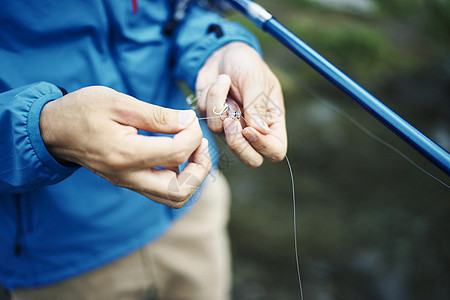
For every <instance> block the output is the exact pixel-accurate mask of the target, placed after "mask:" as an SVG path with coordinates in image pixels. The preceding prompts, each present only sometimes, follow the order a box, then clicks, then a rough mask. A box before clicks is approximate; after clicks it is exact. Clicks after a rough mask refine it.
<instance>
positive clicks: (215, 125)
mask: <svg viewBox="0 0 450 300" xmlns="http://www.w3.org/2000/svg"><path fill="white" fill-rule="evenodd" d="M214 121H215V122H214ZM214 121H213V120H210V121H209V122H208V127H209V129H210V130H211V131H212V132H214V133H216V134H219V133H221V132H222V124H220V123H219V124H218V122H217V120H214Z"/></svg>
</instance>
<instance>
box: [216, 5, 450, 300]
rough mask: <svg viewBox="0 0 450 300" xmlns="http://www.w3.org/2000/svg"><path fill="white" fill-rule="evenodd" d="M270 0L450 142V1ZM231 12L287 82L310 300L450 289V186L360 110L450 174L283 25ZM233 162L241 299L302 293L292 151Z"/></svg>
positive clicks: (397, 107)
mask: <svg viewBox="0 0 450 300" xmlns="http://www.w3.org/2000/svg"><path fill="white" fill-rule="evenodd" d="M258 2H259V3H261V4H262V5H263V6H264V7H266V8H267V9H268V10H269V11H270V12H272V13H273V14H274V16H276V17H277V19H279V20H280V21H281V22H282V23H284V24H285V25H286V26H287V27H289V28H290V29H291V30H292V31H293V32H295V33H296V34H298V35H299V36H300V37H301V38H302V39H303V40H304V41H306V42H307V43H308V44H309V45H310V46H312V47H313V48H314V49H316V50H317V51H318V52H319V53H321V54H323V55H324V56H325V57H326V58H328V59H329V60H330V61H331V62H333V63H334V64H335V65H336V66H338V67H339V68H341V69H342V70H343V71H344V72H345V73H347V74H348V75H350V76H351V77H352V78H354V79H355V80H356V81H357V82H359V83H360V84H361V85H362V86H363V87H366V88H367V89H368V90H369V91H370V92H372V93H373V94H374V95H376V96H377V97H379V98H380V99H381V100H382V101H383V102H384V103H386V104H387V105H388V106H390V107H392V108H393V109H394V111H397V112H398V113H399V114H400V115H401V116H403V117H405V118H406V120H408V121H409V122H411V123H412V124H413V125H414V126H416V127H418V128H419V129H420V130H421V131H422V132H424V133H425V134H427V135H429V136H430V137H431V138H433V139H434V140H436V141H437V142H439V143H440V144H441V145H443V146H444V147H447V149H449V148H450V135H449V132H450V124H449V121H450V100H449V98H450V27H449V24H450V22H449V18H450V1H441V0H377V1H368V2H370V3H371V6H370V8H368V9H366V10H362V9H359V8H358V9H354V8H352V7H348V6H345V7H344V6H342V7H339V6H335V5H323V4H320V3H325V2H326V1H314V0H279V1H276V2H275V1H269V0H261V1H258ZM336 2H340V1H339V0H336ZM346 2H349V1H346ZM353 2H357V1H353ZM230 18H231V19H233V20H236V21H238V22H241V23H242V24H244V25H245V26H246V27H247V28H249V29H250V30H251V31H252V32H254V33H255V34H256V35H257V37H258V38H259V39H260V42H261V45H262V48H263V51H264V55H265V59H266V61H267V62H268V64H269V65H270V67H271V68H272V70H273V71H274V72H275V73H276V75H277V76H278V78H279V80H280V82H281V84H282V86H283V90H284V95H285V102H286V110H287V124H288V136H289V151H288V155H289V158H290V160H291V162H292V164H293V167H294V173H295V174H294V175H295V181H296V186H297V197H298V207H297V214H298V215H297V219H298V230H299V234H298V237H299V239H300V261H301V270H302V276H303V277H302V278H303V281H304V291H305V296H306V297H305V299H350V300H353V299H386V300H390V299H396V300H398V299H400V300H401V299H448V296H449V295H450V287H449V285H448V278H450V270H449V268H450V243H449V241H448V228H449V223H448V212H449V211H450V202H449V201H448V200H449V199H450V192H449V189H448V188H446V187H444V186H443V185H441V184H439V183H438V182H437V181H435V180H434V179H432V178H430V177H429V176H427V175H425V174H424V173H422V172H421V171H419V170H418V169H417V168H415V167H414V166H413V165H412V164H410V163H408V162H407V161H406V160H405V159H404V158H402V157H401V156H400V155H399V154H398V153H396V152H395V151H392V150H391V149H389V148H388V147H386V146H385V145H383V144H381V143H379V142H378V141H376V140H374V139H372V138H371V137H369V136H368V135H367V134H366V133H364V132H363V131H362V130H361V129H360V128H358V127H357V126H355V125H354V124H353V123H352V122H351V121H349V118H350V119H351V120H352V121H354V122H358V123H359V124H360V125H362V126H364V127H366V128H368V130H369V131H370V132H371V133H373V134H375V135H377V136H378V137H380V138H381V139H383V140H384V141H387V142H388V143H390V144H392V145H393V146H394V147H395V148H397V149H398V150H399V151H401V152H402V153H404V154H405V155H407V156H408V157H410V158H411V159H412V160H414V161H415V162H417V163H418V164H419V165H420V166H422V167H424V168H425V169H426V170H427V171H429V172H431V173H432V174H434V175H435V176H437V177H439V178H441V179H443V180H444V181H446V182H447V183H448V182H449V180H448V177H446V175H444V174H443V173H442V172H441V171H439V170H437V169H436V168H435V167H434V166H432V165H431V164H430V163H428V162H427V161H426V160H425V159H423V158H422V157H421V156H420V155H419V154H417V153H415V152H414V151H413V150H411V149H410V148H409V146H407V145H405V144H404V143H403V142H402V141H400V140H399V139H398V138H397V137H396V136H394V135H393V134H392V133H391V132H390V131H389V130H387V129H385V128H384V127H383V126H382V125H380V124H379V123H378V122H377V121H375V120H374V119H373V118H372V117H371V116H369V115H368V114H367V113H366V112H365V111H364V110H363V109H361V108H360V107H359V106H358V105H356V104H355V103H354V102H353V101H352V100H351V99H349V98H348V97H347V96H346V95H344V94H343V93H341V92H340V91H338V90H337V89H336V88H335V87H333V86H332V85H331V84H330V83H328V82H327V81H326V80H324V79H323V78H321V77H320V76H319V75H318V74H317V73H316V72H315V71H313V70H311V69H310V68H309V67H308V66H306V65H305V64H304V63H303V62H301V61H300V60H299V59H298V58H297V57H295V56H294V55H293V54H291V53H290V52H289V51H288V50H287V49H285V48H284V47H283V46H281V45H280V44H279V43H278V42H276V41H275V40H274V39H273V38H272V37H270V36H269V35H267V34H265V33H263V32H261V31H260V30H258V29H256V27H255V26H253V25H252V24H250V23H249V22H248V21H247V20H245V19H244V18H243V17H241V16H239V15H236V14H233V15H231V16H230ZM218 144H219V145H220V146H223V147H222V148H223V149H224V150H223V151H226V150H225V145H224V143H223V142H222V140H220V139H219V140H218ZM228 155H230V157H231V154H229V153H228ZM225 172H226V173H227V175H228V178H229V180H230V183H231V187H232V191H233V194H234V204H233V207H232V218H231V224H230V230H231V237H232V245H233V253H234V256H235V259H234V261H235V263H234V270H235V277H234V283H235V288H234V296H235V297H234V298H235V299H244V300H245V299H260V300H265V299H299V296H298V288H297V285H296V280H297V278H296V271H295V261H294V250H293V236H292V234H293V233H292V203H291V195H290V185H289V183H290V181H289V180H290V179H289V176H288V170H287V167H286V165H285V163H284V162H281V163H278V164H271V163H265V164H264V165H263V166H262V167H261V168H259V169H256V170H249V169H245V168H244V167H243V166H241V165H240V164H239V163H235V164H232V165H231V166H230V168H227V169H226V170H225Z"/></svg>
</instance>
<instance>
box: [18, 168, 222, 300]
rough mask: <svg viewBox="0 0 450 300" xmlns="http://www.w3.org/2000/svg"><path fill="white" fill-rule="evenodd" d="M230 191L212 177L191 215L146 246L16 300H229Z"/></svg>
mask: <svg viewBox="0 0 450 300" xmlns="http://www.w3.org/2000/svg"><path fill="white" fill-rule="evenodd" d="M229 199H230V194H229V188H228V184H227V182H226V179H225V178H224V177H223V175H222V174H221V173H219V172H215V173H214V174H213V175H212V176H210V179H209V182H208V183H207V184H206V185H205V187H204V190H203V193H202V196H201V198H200V199H199V201H198V203H197V204H196V205H195V206H194V207H193V209H192V211H190V212H189V213H188V214H187V215H185V216H183V217H182V218H181V219H180V220H178V221H177V222H176V223H175V224H174V225H173V226H172V228H171V229H170V230H169V231H168V232H167V234H165V235H164V236H162V237H161V238H159V239H157V240H156V241H154V242H152V243H150V244H149V245H148V246H146V247H144V248H142V249H140V250H139V251H137V252H134V253H132V254H131V255H128V256H126V257H124V258H122V259H120V260H118V261H116V262H114V263H111V264H109V265H107V266H104V267H101V268H99V269H97V270H94V271H91V272H89V273H86V274H83V275H80V276H77V277H75V278H72V279H69V280H66V281H64V282H61V283H57V284H53V285H50V286H45V287H40V288H35V289H20V290H15V291H13V292H12V299H13V300H60V299H61V300H103V299H105V300H116V299H117V300H119V299H120V300H138V299H139V300H141V299H142V300H144V299H145V300H147V299H161V300H184V299H186V300H225V299H228V298H229V292H230V259H229V245H228V236H227V232H226V225H227V220H228V206H229Z"/></svg>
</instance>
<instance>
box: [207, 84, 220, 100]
mask: <svg viewBox="0 0 450 300" xmlns="http://www.w3.org/2000/svg"><path fill="white" fill-rule="evenodd" d="M221 96H223V93H222V91H221V90H220V89H219V88H218V87H217V86H212V87H211V88H210V89H209V91H208V98H214V99H216V98H219V97H221Z"/></svg>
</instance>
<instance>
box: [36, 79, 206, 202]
mask: <svg viewBox="0 0 450 300" xmlns="http://www.w3.org/2000/svg"><path fill="white" fill-rule="evenodd" d="M139 129H142V130H145V131H148V132H158V133H166V134H174V137H173V138H171V137H161V136H158V137H156V136H150V137H149V136H143V135H140V134H138V130H139ZM40 130H41V135H42V139H43V140H44V143H45V145H46V147H47V149H48V151H49V152H50V154H51V155H52V156H53V157H54V158H55V159H56V160H58V161H60V162H61V163H67V162H73V163H77V164H79V165H81V166H84V167H86V168H87V169H89V170H91V171H92V172H94V173H96V174H98V175H100V176H101V177H103V178H105V179H106V180H108V181H110V182H111V183H113V184H115V185H117V186H121V187H125V188H128V189H130V190H133V191H136V192H138V193H140V194H142V195H144V196H146V197H148V198H150V199H151V200H154V201H156V202H159V203H162V204H165V205H167V206H170V207H174V208H180V207H182V206H183V205H184V204H185V203H186V202H187V200H189V198H190V197H191V196H192V195H193V194H194V192H195V191H196V189H197V188H198V187H199V186H200V184H201V183H202V182H203V180H204V179H205V177H206V176H207V175H208V173H209V171H210V170H211V159H210V157H209V152H208V142H207V140H206V139H202V131H201V129H200V125H199V123H198V119H197V117H196V116H195V113H194V111H191V110H187V111H182V110H172V109H168V108H162V107H159V106H155V105H151V104H148V103H145V102H142V101H139V100H137V99H135V98H133V97H131V96H128V95H125V94H122V93H119V92H116V91H114V90H112V89H109V88H106V87H87V88H83V89H80V90H78V91H75V92H73V93H70V94H67V95H65V96H64V97H62V98H60V99H58V100H56V101H52V102H49V103H48V104H46V105H45V106H44V108H43V110H42V113H41V117H40ZM186 160H189V163H188V165H187V166H186V167H185V169H184V170H183V171H182V172H181V173H179V172H178V165H180V164H182V163H184V162H185V161H186ZM156 167H164V169H163V170H162V169H156ZM188 178H189V180H187V179H188ZM192 178H194V179H195V180H194V181H195V182H196V184H195V185H194V186H192V182H193V180H192ZM187 181H188V182H189V185H188V184H186V182H187ZM197 183H198V186H196V185H197ZM174 185H175V187H176V188H175V189H174V188H173V187H174ZM176 185H177V186H176Z"/></svg>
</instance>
